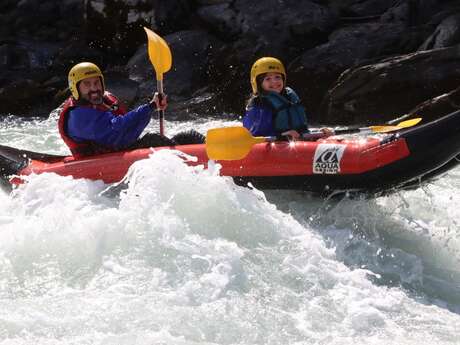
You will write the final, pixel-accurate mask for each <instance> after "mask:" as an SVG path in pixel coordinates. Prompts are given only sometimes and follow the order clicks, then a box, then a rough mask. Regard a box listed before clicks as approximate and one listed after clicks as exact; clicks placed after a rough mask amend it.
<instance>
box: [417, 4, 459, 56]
mask: <svg viewBox="0 0 460 345" xmlns="http://www.w3.org/2000/svg"><path fill="white" fill-rule="evenodd" d="M459 43H460V13H456V14H453V15H450V16H449V17H447V18H446V19H444V20H443V21H442V22H441V24H439V25H438V27H437V28H436V30H435V32H434V33H433V34H432V35H431V36H430V37H429V38H428V39H427V40H426V41H425V42H424V43H423V44H422V46H421V47H420V48H419V50H429V49H436V48H444V47H449V46H452V45H455V44H459Z"/></svg>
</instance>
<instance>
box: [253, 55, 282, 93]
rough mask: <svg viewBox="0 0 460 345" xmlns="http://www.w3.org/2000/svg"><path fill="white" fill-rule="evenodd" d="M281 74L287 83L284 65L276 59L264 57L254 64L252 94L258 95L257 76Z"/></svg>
mask: <svg viewBox="0 0 460 345" xmlns="http://www.w3.org/2000/svg"><path fill="white" fill-rule="evenodd" d="M270 72H273V73H280V74H282V75H283V77H284V82H286V70H285V69H284V66H283V63H282V62H281V61H280V60H278V59H276V58H274V57H263V58H260V59H259V60H257V61H256V62H254V64H253V65H252V68H251V86H252V92H253V93H254V94H256V93H257V91H258V90H257V76H259V75H261V74H264V73H270Z"/></svg>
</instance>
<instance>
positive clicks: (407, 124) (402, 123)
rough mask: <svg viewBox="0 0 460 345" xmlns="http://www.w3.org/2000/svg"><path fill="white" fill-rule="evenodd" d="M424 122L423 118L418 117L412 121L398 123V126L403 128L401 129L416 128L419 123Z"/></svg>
mask: <svg viewBox="0 0 460 345" xmlns="http://www.w3.org/2000/svg"><path fill="white" fill-rule="evenodd" d="M420 121H422V118H421V117H416V118H413V119H410V120H406V121H402V122H400V123H398V124H397V125H396V126H398V127H401V128H407V127H412V126H415V125H416V124H417V123H419V122H420Z"/></svg>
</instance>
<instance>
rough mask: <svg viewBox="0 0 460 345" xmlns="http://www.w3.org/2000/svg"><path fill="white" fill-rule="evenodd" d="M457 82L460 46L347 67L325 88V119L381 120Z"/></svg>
mask: <svg viewBox="0 0 460 345" xmlns="http://www.w3.org/2000/svg"><path fill="white" fill-rule="evenodd" d="M459 84H460V46H455V47H450V48H444V49H437V50H430V51H423V52H418V53H412V54H408V55H404V56H399V57H395V58H391V59H387V60H384V61H382V62H379V63H376V64H371V65H367V66H362V67H359V68H355V69H350V70H348V71H347V72H345V73H344V74H343V75H342V76H341V77H340V79H339V80H338V82H337V83H336V85H335V86H334V87H332V88H331V90H330V91H329V92H328V94H327V96H326V98H325V100H324V103H323V107H322V112H321V116H322V119H324V121H325V122H327V123H337V124H349V123H351V122H355V123H367V122H368V121H369V122H372V123H375V122H376V119H377V120H378V122H380V123H383V122H385V121H387V120H391V119H393V118H395V117H398V115H401V114H405V113H407V112H409V111H410V110H411V109H413V108H414V107H415V106H416V105H417V104H420V103H422V102H424V101H425V100H427V99H431V98H433V97H436V96H437V95H440V94H443V93H446V92H449V91H450V90H453V89H454V88H456V87H457V86H458V85H459Z"/></svg>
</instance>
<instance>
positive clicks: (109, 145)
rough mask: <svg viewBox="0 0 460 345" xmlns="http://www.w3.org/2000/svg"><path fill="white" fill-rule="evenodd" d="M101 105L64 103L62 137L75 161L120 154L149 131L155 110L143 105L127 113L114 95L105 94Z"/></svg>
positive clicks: (61, 123) (60, 122) (61, 121)
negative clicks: (145, 131)
mask: <svg viewBox="0 0 460 345" xmlns="http://www.w3.org/2000/svg"><path fill="white" fill-rule="evenodd" d="M103 98H104V101H103V103H102V104H100V105H93V104H90V103H87V104H86V103H82V102H77V101H75V99H74V98H73V97H70V98H68V99H67V100H66V101H65V102H64V106H63V108H62V110H61V112H60V115H59V124H58V126H59V133H60V134H61V137H62V139H63V140H64V142H65V143H66V144H67V146H68V147H69V149H70V151H71V152H72V155H73V156H74V157H75V158H79V157H84V156H90V155H95V154H101V153H107V152H113V151H119V150H122V149H124V148H127V147H128V146H130V145H132V144H134V143H135V142H136V140H137V139H138V137H139V136H140V135H141V133H142V132H143V130H144V129H145V127H147V125H148V123H149V122H150V118H151V111H152V106H151V105H150V104H144V105H141V106H139V107H137V108H136V109H133V110H131V111H129V112H126V109H125V107H124V106H123V105H122V104H120V102H119V100H118V99H117V98H116V97H115V96H114V95H112V94H110V93H108V92H105V93H104V97H103Z"/></svg>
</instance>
